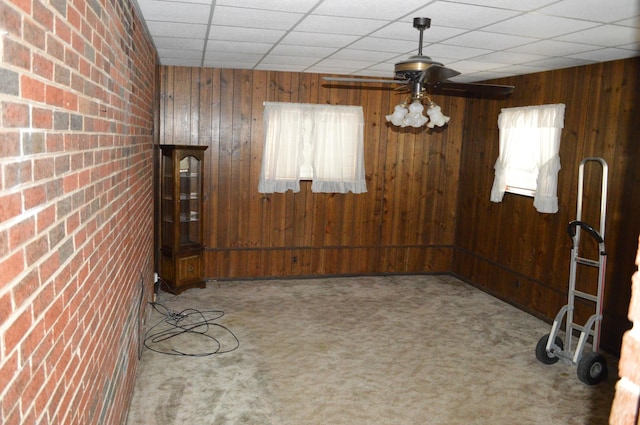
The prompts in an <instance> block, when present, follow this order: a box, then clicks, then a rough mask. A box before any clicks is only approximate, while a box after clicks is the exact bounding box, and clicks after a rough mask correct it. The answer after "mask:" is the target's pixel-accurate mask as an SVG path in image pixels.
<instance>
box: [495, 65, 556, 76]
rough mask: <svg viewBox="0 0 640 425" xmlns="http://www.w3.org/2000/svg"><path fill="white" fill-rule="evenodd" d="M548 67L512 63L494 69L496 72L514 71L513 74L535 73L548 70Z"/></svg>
mask: <svg viewBox="0 0 640 425" xmlns="http://www.w3.org/2000/svg"><path fill="white" fill-rule="evenodd" d="M547 69H548V68H539V67H535V66H531V65H511V66H508V67H506V66H505V67H504V68H496V69H493V71H494V72H514V73H515V74H513V75H524V74H533V73H534V72H542V71H546V70H547Z"/></svg>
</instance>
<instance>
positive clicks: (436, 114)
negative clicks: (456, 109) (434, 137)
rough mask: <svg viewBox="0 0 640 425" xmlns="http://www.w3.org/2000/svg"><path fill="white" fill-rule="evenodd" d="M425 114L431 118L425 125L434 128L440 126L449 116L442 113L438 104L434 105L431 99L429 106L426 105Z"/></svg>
mask: <svg viewBox="0 0 640 425" xmlns="http://www.w3.org/2000/svg"><path fill="white" fill-rule="evenodd" d="M427 115H429V118H430V119H431V120H430V121H429V124H427V127H429V128H434V127H436V126H437V127H442V126H444V125H445V124H446V123H448V122H449V119H450V117H448V116H446V115H444V114H443V113H442V108H440V106H439V105H436V104H435V103H434V102H432V101H429V106H428V107H427Z"/></svg>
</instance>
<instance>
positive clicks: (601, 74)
mask: <svg viewBox="0 0 640 425" xmlns="http://www.w3.org/2000/svg"><path fill="white" fill-rule="evenodd" d="M639 72H640V64H639V60H638V59H637V58H636V59H629V60H622V61H615V62H609V63H604V64H595V65H589V66H585V67H579V68H570V69H565V70H558V71H552V72H546V73H540V74H531V75H524V76H519V77H513V78H508V79H503V80H500V81H498V82H499V83H503V84H514V85H515V86H516V90H515V92H514V94H513V95H512V96H511V97H510V98H509V99H506V100H487V99H465V98H453V97H443V96H437V97H434V100H435V101H436V102H437V103H439V104H440V105H441V106H442V109H443V111H444V113H445V114H449V115H450V116H451V117H452V118H451V121H450V123H449V125H448V126H447V127H446V128H444V129H438V130H426V131H425V130H424V129H421V130H414V129H402V130H399V129H397V128H393V127H390V126H389V125H388V124H387V123H386V121H385V119H384V115H386V114H388V113H390V112H391V111H392V109H393V106H394V105H395V104H396V103H397V102H398V101H399V100H401V99H402V95H400V94H398V93H397V92H395V91H393V90H388V89H384V87H364V86H360V87H356V86H345V85H330V84H328V83H326V82H324V81H323V80H322V78H321V76H320V75H317V74H304V73H289V72H266V71H249V70H226V69H223V70H221V69H211V68H182V67H161V69H160V79H161V82H160V85H161V99H160V115H161V116H160V143H165V144H171V143H175V144H194V145H198V144H200V145H209V147H210V148H209V149H208V150H207V151H206V153H207V155H208V157H207V163H206V167H207V178H206V187H207V199H206V216H207V217H208V221H207V222H206V223H205V234H206V238H205V239H206V244H207V250H206V257H205V261H206V274H207V277H209V278H213V279H224V278H250V277H276V276H279V277H285V276H315V275H334V274H344V275H350V274H372V273H413V272H415V273H425V272H453V273H455V274H457V275H458V276H460V277H462V278H464V279H466V280H468V281H470V282H472V283H474V284H475V285H477V286H479V287H481V288H483V289H485V290H487V291H489V292H491V293H493V294H495V295H496V296H498V297H500V298H502V299H505V300H507V301H509V302H511V303H513V304H515V305H518V306H520V307H521V308H523V309H525V310H527V311H529V312H531V313H533V314H537V315H539V316H540V317H544V318H546V319H549V320H551V319H552V318H553V317H554V316H555V314H556V313H557V311H558V310H559V309H560V307H561V306H562V305H564V304H565V303H566V292H567V286H568V271H569V251H570V248H571V239H570V238H569V237H568V235H567V233H566V226H567V224H568V222H569V221H571V220H573V219H574V218H575V213H576V195H577V173H578V164H579V162H580V160H581V159H582V158H584V157H586V156H599V157H603V158H605V159H606V160H607V162H608V163H609V166H610V170H609V201H608V212H607V227H606V244H607V250H608V254H609V255H608V265H607V275H606V285H607V287H606V290H605V292H606V294H605V320H604V322H603V341H602V345H603V347H604V348H606V349H607V350H609V351H611V352H614V353H616V352H617V350H618V349H619V346H620V340H621V335H622V333H623V332H624V330H625V329H627V328H628V322H627V320H626V312H627V308H628V304H629V299H630V279H631V275H632V273H633V271H634V270H635V269H634V255H635V252H636V248H637V246H636V244H637V237H638V234H640V214H638V211H640V196H638V185H639V183H640V167H639V166H638V159H639V158H640V152H638V149H639V146H640V143H639V142H640V135H639V133H638V131H639V130H638V128H639V127H638V123H639V122H640V116H639V113H638V111H639V107H638V103H637V102H638V99H640V96H639V93H638V90H639V86H638V83H637V81H638V76H639ZM265 101H286V102H300V103H328V104H345V105H362V106H363V108H364V116H365V167H366V175H367V185H368V192H367V193H366V194H362V195H353V194H346V195H339V194H335V195H334V194H315V193H312V192H311V190H310V183H309V182H303V183H302V185H301V191H300V192H299V193H296V194H294V193H291V192H288V193H285V194H272V195H264V194H260V193H258V191H257V187H258V177H259V173H260V163H261V156H262V144H263V140H262V139H263V133H262V132H263V130H262V112H263V102H265ZM546 103H565V104H566V105H567V110H566V115H565V128H564V130H563V133H562V142H561V150H560V157H561V162H562V170H561V171H560V174H559V187H558V195H559V201H560V211H559V212H558V213H557V214H540V213H538V212H536V210H535V209H534V208H533V203H532V199H531V198H527V197H522V196H518V195H512V194H506V195H505V197H504V200H503V202H502V203H499V204H494V203H491V202H490V201H489V194H490V190H491V185H492V182H493V175H494V174H493V173H494V170H493V165H494V163H495V160H496V158H497V155H498V129H497V116H498V114H499V112H500V108H503V107H511V106H525V105H537V104H546ZM599 185H600V180H599V173H598V170H595V171H594V170H590V169H587V173H586V189H585V205H584V208H585V213H584V215H583V219H585V221H588V222H591V223H597V222H598V220H599V219H598V217H594V216H592V215H591V211H593V210H594V209H598V211H599V208H598V205H599V199H598V197H597V195H598V194H599V193H600V189H599ZM585 249H587V252H588V248H585ZM590 278H591V277H590V276H585V279H584V281H585V282H586V283H585V284H586V285H591V283H589V282H590V280H591V279H590ZM581 281H582V279H581ZM581 314H582V315H585V314H590V313H588V311H587V310H586V309H583V310H581Z"/></svg>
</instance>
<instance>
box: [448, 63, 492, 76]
mask: <svg viewBox="0 0 640 425" xmlns="http://www.w3.org/2000/svg"><path fill="white" fill-rule="evenodd" d="M447 66H448V67H449V68H452V69H455V70H456V71H458V72H460V73H461V74H466V73H469V72H478V71H483V70H490V69H495V68H504V64H503V63H491V62H478V61H471V60H463V61H457V62H453V63H449V64H448V65H447Z"/></svg>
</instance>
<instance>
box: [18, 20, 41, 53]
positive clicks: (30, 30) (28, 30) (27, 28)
mask: <svg viewBox="0 0 640 425" xmlns="http://www.w3.org/2000/svg"><path fill="white" fill-rule="evenodd" d="M45 37H46V36H45V32H44V30H43V29H42V27H41V26H39V25H37V24H36V23H35V22H33V21H31V20H28V19H24V20H23V24H22V38H23V39H24V41H26V42H27V43H29V44H30V45H31V46H35V47H37V48H38V49H39V50H44V48H45Z"/></svg>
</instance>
